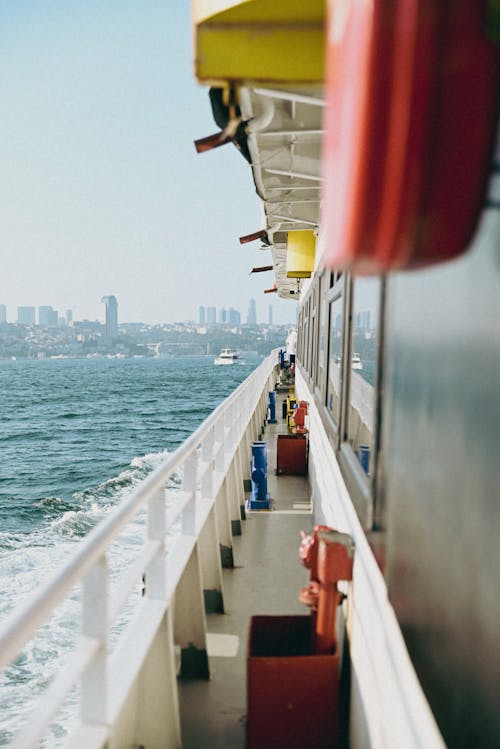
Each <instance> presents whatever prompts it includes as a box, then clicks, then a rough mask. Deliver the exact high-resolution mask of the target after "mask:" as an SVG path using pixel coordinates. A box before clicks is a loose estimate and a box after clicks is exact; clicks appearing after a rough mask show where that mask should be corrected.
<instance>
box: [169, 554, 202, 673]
mask: <svg viewBox="0 0 500 749" xmlns="http://www.w3.org/2000/svg"><path fill="white" fill-rule="evenodd" d="M174 612H175V613H174V640H175V642H176V643H177V645H180V648H181V670H180V677H181V679H192V678H198V679H208V678H209V677H210V672H209V667H208V655H207V636H206V630H207V627H206V617H205V605H204V601H203V592H202V584H201V569H200V560H199V556H198V546H197V545H196V544H195V546H194V548H193V551H192V554H191V556H190V557H189V561H188V563H187V565H186V567H185V568H184V572H183V573H182V577H181V579H180V581H179V584H178V586H177V590H176V593H175V608H174Z"/></svg>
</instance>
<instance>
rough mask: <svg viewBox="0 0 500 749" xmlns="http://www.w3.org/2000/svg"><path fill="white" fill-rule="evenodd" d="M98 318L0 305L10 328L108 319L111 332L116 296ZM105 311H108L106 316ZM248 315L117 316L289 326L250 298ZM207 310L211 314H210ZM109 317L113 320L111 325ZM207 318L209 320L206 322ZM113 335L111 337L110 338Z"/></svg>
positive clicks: (225, 309)
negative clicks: (166, 317)
mask: <svg viewBox="0 0 500 749" xmlns="http://www.w3.org/2000/svg"><path fill="white" fill-rule="evenodd" d="M109 300H114V301H111V302H110V301H109ZM100 303H101V304H100V307H101V309H100V314H99V316H98V317H97V318H88V317H79V316H78V315H77V314H75V308H74V307H66V309H65V310H64V312H63V313H62V312H59V310H57V309H55V308H54V307H53V306H52V305H49V304H41V305H35V304H31V305H15V306H14V307H13V309H12V310H11V311H10V312H9V309H10V308H9V306H8V305H6V304H4V303H0V323H9V324H21V325H40V326H47V327H56V326H57V325H59V326H60V325H69V324H70V323H72V322H76V321H80V322H81V321H84V320H88V321H91V322H100V323H101V324H103V325H106V324H107V322H108V319H109V320H110V322H109V324H110V325H111V326H112V327H113V329H114V328H115V327H116V325H117V324H118V312H117V308H118V300H117V297H116V296H115V295H105V296H103V297H101V299H100ZM108 309H109V310H110V311H109V313H108ZM247 309H248V311H247V314H246V318H245V317H244V315H243V314H242V312H241V310H239V309H236V308H235V307H230V306H227V305H223V306H222V307H217V306H215V305H200V306H199V307H198V313H197V314H195V315H193V316H192V317H190V318H186V319H185V320H183V319H181V318H176V319H173V320H159V321H157V322H155V323H147V321H146V320H122V319H121V315H120V322H123V323H147V324H152V325H154V324H158V325H162V324H166V323H175V322H179V323H181V322H186V323H187V322H192V323H196V322H197V323H198V324H199V325H201V326H203V325H213V324H228V325H233V326H240V325H242V324H243V325H244V324H248V325H255V324H258V325H265V324H268V325H273V324H274V325H289V324H293V323H292V322H287V321H285V322H276V321H274V322H273V319H274V308H273V305H272V304H267V305H266V306H265V308H262V309H260V314H259V308H258V307H257V304H256V300H255V299H254V298H250V299H249V301H248V308H247ZM209 310H210V314H209ZM111 317H112V318H113V320H112V321H111ZM209 318H210V319H209ZM112 335H113V334H111V337H112Z"/></svg>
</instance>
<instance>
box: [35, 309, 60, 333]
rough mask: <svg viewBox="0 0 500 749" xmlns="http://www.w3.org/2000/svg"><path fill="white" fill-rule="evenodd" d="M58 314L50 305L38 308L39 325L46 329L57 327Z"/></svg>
mask: <svg viewBox="0 0 500 749" xmlns="http://www.w3.org/2000/svg"><path fill="white" fill-rule="evenodd" d="M57 318H58V314H57V310H55V309H52V307H51V306H50V305H43V306H42V307H39V308H38V324H39V325H43V326H44V327H45V328H47V327H49V326H56V325H57V322H58V320H57Z"/></svg>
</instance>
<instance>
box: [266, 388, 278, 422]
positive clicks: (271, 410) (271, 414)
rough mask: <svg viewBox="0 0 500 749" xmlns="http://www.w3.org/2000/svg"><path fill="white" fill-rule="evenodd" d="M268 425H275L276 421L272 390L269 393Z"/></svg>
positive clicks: (274, 399) (274, 395) (274, 398)
mask: <svg viewBox="0 0 500 749" xmlns="http://www.w3.org/2000/svg"><path fill="white" fill-rule="evenodd" d="M267 423H268V424H277V423H278V421H277V419H276V393H275V392H274V390H270V391H269V418H268V420H267Z"/></svg>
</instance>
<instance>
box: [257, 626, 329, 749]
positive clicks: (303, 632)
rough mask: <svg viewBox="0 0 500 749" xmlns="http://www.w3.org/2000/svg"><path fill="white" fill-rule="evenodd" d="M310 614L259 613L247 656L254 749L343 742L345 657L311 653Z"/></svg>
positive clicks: (323, 747)
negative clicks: (340, 731)
mask: <svg viewBox="0 0 500 749" xmlns="http://www.w3.org/2000/svg"><path fill="white" fill-rule="evenodd" d="M311 641H312V637H311V618H310V617H309V616H254V617H252V618H251V620H250V633H249V641H248V656H247V707H248V749H276V747H286V749H304V748H305V747H314V749H326V747H328V749H332V747H336V746H337V743H338V697H339V687H338V683H339V656H338V654H335V655H315V654H312V653H311Z"/></svg>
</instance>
